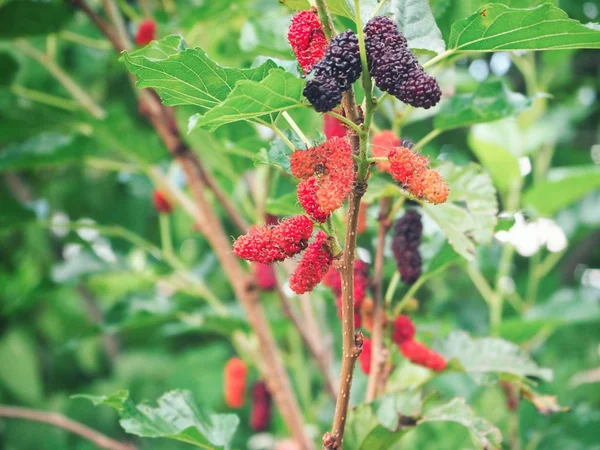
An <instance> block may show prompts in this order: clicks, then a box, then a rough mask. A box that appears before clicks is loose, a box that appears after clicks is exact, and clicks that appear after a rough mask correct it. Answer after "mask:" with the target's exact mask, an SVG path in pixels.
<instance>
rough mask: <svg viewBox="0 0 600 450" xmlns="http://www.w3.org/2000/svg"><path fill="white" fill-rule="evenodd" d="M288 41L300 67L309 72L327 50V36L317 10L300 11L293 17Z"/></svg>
mask: <svg viewBox="0 0 600 450" xmlns="http://www.w3.org/2000/svg"><path fill="white" fill-rule="evenodd" d="M288 41H289V43H290V45H291V47H292V50H293V51H294V54H295V55H296V59H297V60H298V63H299V64H300V67H302V70H303V71H304V73H305V74H307V73H308V72H310V70H311V69H312V66H313V65H314V64H315V63H316V62H317V61H320V60H321V59H323V57H324V56H325V51H326V50H327V38H326V37H325V33H324V32H323V29H322V28H321V22H319V17H318V15H317V13H316V11H312V10H308V11H300V12H299V13H297V14H295V15H294V17H292V23H291V24H290V28H289V29H288Z"/></svg>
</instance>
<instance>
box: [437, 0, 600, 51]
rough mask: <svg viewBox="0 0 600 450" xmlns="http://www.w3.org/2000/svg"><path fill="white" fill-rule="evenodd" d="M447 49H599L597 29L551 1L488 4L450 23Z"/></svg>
mask: <svg viewBox="0 0 600 450" xmlns="http://www.w3.org/2000/svg"><path fill="white" fill-rule="evenodd" d="M448 48H450V49H453V50H455V51H469V52H487V51H502V50H552V49H556V50H558V49H574V48H600V31H598V30H595V29H593V28H591V27H587V26H585V25H582V24H581V23H579V22H577V21H576V20H572V19H569V17H568V16H567V14H566V13H565V12H564V11H563V10H561V9H559V8H557V7H555V6H553V5H551V4H543V5H540V6H538V7H536V8H510V7H508V6H505V5H502V4H499V3H491V4H488V5H485V6H482V7H480V8H479V9H478V10H477V12H475V13H474V14H472V15H471V16H469V17H467V18H465V19H462V20H459V21H457V22H456V23H454V24H453V25H452V30H451V32H450V41H449V43H448Z"/></svg>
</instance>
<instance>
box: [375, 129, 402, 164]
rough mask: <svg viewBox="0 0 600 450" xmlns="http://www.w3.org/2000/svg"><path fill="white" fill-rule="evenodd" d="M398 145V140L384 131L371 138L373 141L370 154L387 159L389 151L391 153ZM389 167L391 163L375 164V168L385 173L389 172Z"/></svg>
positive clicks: (380, 162) (390, 132)
mask: <svg viewBox="0 0 600 450" xmlns="http://www.w3.org/2000/svg"><path fill="white" fill-rule="evenodd" d="M400 145H401V143H400V139H399V138H398V137H396V135H395V134H394V133H393V132H392V131H390V130H385V131H382V132H381V133H377V134H376V135H374V136H373V141H372V142H371V154H372V155H373V156H375V157H379V158H381V157H383V158H387V157H388V155H389V154H390V151H392V149H393V148H394V147H399V146H400ZM390 166H391V163H390V162H389V161H378V162H377V167H378V168H379V169H381V170H385V171H386V172H387V171H389V170H390Z"/></svg>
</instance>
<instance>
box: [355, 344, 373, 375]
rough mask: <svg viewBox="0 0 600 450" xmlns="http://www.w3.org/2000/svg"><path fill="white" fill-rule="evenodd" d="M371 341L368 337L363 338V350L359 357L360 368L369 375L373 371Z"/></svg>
mask: <svg viewBox="0 0 600 450" xmlns="http://www.w3.org/2000/svg"><path fill="white" fill-rule="evenodd" d="M371 351H372V348H371V341H370V340H369V339H367V338H363V345H362V352H360V355H359V357H358V362H359V363H360V368H361V369H362V371H363V372H364V373H366V374H367V375H368V374H369V373H371Z"/></svg>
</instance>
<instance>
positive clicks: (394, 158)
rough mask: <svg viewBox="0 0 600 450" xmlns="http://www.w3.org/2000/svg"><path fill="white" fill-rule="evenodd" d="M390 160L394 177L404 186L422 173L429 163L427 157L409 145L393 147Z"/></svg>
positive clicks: (389, 155) (389, 154)
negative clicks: (414, 150)
mask: <svg viewBox="0 0 600 450" xmlns="http://www.w3.org/2000/svg"><path fill="white" fill-rule="evenodd" d="M388 161H389V163H390V173H391V174H392V178H394V180H396V181H397V182H398V183H400V184H402V185H404V186H408V185H409V183H410V181H411V180H412V179H413V178H415V177H416V176H417V175H420V174H422V173H423V172H424V171H425V170H426V169H427V165H428V161H427V158H425V157H424V156H421V155H419V154H417V153H415V152H413V151H412V150H411V149H409V148H408V147H394V148H392V149H391V151H390V152H389V153H388ZM411 193H412V192H411Z"/></svg>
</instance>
